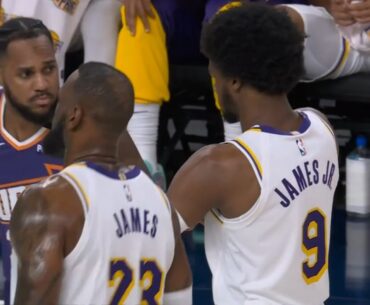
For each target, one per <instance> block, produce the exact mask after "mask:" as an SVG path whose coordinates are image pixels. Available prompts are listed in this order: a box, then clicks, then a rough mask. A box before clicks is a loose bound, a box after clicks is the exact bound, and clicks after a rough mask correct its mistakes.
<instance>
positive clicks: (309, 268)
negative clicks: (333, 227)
mask: <svg viewBox="0 0 370 305" xmlns="http://www.w3.org/2000/svg"><path fill="white" fill-rule="evenodd" d="M302 233H303V234H302V250H303V252H304V254H305V255H306V256H307V258H306V260H305V261H304V262H303V264H302V274H303V279H304V280H305V282H306V284H308V285H309V284H312V283H315V282H317V281H319V280H320V278H321V277H322V276H323V275H324V274H325V271H326V270H327V269H328V248H327V241H326V217H325V213H324V212H323V211H322V210H320V209H319V208H315V209H312V210H311V211H309V212H308V214H307V216H306V219H305V221H304V223H303V232H302Z"/></svg>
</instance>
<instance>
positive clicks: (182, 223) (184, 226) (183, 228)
mask: <svg viewBox="0 0 370 305" xmlns="http://www.w3.org/2000/svg"><path fill="white" fill-rule="evenodd" d="M176 214H177V218H178V220H179V224H180V232H181V233H182V232H184V231H186V230H187V229H189V226H188V225H187V223H186V222H185V220H184V218H182V216H181V214H180V213H179V212H178V211H177V210H176Z"/></svg>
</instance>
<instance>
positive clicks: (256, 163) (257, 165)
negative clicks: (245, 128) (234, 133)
mask: <svg viewBox="0 0 370 305" xmlns="http://www.w3.org/2000/svg"><path fill="white" fill-rule="evenodd" d="M234 141H235V142H236V143H238V144H239V145H241V146H242V147H243V148H244V150H245V152H246V153H247V154H248V156H249V157H250V158H251V159H252V161H253V162H252V163H251V164H252V166H253V167H254V168H255V169H256V170H257V172H258V174H259V177H260V178H261V179H262V176H263V168H262V165H261V163H260V161H259V160H258V158H257V156H256V154H255V153H254V151H253V150H252V149H251V148H250V147H249V146H248V144H247V143H245V142H244V141H243V140H242V139H241V138H236V139H235V140H234Z"/></svg>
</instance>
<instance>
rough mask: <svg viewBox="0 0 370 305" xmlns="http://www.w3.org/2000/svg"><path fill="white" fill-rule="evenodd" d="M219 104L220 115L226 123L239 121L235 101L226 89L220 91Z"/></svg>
mask: <svg viewBox="0 0 370 305" xmlns="http://www.w3.org/2000/svg"><path fill="white" fill-rule="evenodd" d="M220 104H221V109H222V117H223V118H224V120H225V121H226V122H227V123H236V122H239V116H238V113H237V111H236V110H235V103H234V102H233V99H232V97H231V95H230V94H229V92H228V91H227V90H226V89H224V90H222V91H221V93H220Z"/></svg>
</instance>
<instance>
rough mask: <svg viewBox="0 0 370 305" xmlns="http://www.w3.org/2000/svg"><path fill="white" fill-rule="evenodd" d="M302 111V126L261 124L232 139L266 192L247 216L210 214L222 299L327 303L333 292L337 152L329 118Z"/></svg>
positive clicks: (255, 303) (208, 229)
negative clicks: (282, 127) (284, 129)
mask: <svg viewBox="0 0 370 305" xmlns="http://www.w3.org/2000/svg"><path fill="white" fill-rule="evenodd" d="M300 113H301V116H302V117H303V123H302V125H301V127H300V128H299V130H298V131H296V132H291V133H285V132H282V131H279V130H276V129H274V128H271V127H267V126H254V127H253V128H251V129H249V130H247V131H246V132H244V133H243V134H242V135H241V136H240V137H239V138H236V139H235V140H233V141H231V142H229V143H230V144H231V145H234V146H235V147H236V148H237V149H238V150H240V152H241V153H242V154H243V155H244V156H245V157H246V159H247V160H248V161H249V163H250V164H251V167H252V168H253V170H254V172H255V175H256V177H257V180H258V182H259V184H260V188H261V189H260V192H261V193H260V196H259V198H258V200H257V201H256V202H255V204H254V205H253V207H252V208H251V209H250V210H249V211H248V212H246V213H245V214H243V215H241V216H240V217H237V218H233V219H230V218H226V217H224V216H223V215H221V213H220V212H219V211H218V210H212V211H211V212H209V213H208V214H207V215H206V219H205V247H206V255H207V259H208V262H209V265H210V268H211V271H212V275H213V297H214V302H215V304H217V305H224V304H228V305H234V304H235V305H241V304H248V305H277V304H279V305H287V304H289V305H305V304H307V305H319V304H320V305H322V304H323V303H324V301H325V300H326V299H327V298H328V296H329V278H328V271H327V269H328V251H329V238H330V224H331V213H332V205H333V196H334V191H335V188H336V185H337V183H338V178H339V175H338V172H339V168H338V155H337V149H336V143H335V139H334V135H333V132H332V130H331V128H330V127H329V126H328V125H327V123H326V122H324V121H323V120H322V118H320V117H319V116H318V115H317V114H315V113H314V112H312V111H304V112H300ZM230 144H229V145H230ZM240 170H243V169H240ZM245 187H246V188H247V187H248V185H245Z"/></svg>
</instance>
